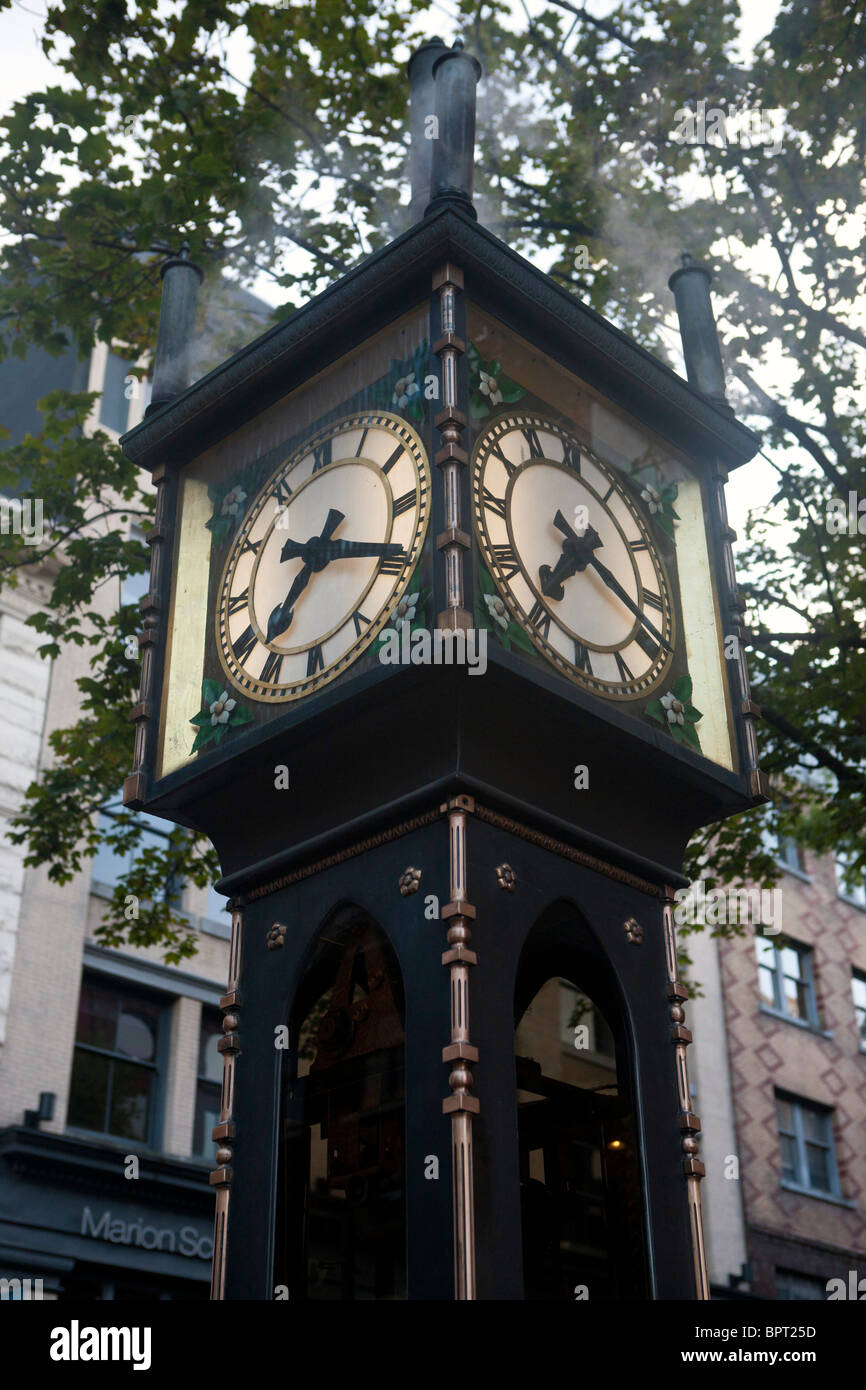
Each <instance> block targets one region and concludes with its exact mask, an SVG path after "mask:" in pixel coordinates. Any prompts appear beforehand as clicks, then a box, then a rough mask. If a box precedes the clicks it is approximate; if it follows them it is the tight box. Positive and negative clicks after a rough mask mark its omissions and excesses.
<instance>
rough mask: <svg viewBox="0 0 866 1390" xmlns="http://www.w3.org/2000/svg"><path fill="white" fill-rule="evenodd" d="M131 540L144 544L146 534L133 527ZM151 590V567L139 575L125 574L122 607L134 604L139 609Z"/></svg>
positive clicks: (121, 584)
mask: <svg viewBox="0 0 866 1390" xmlns="http://www.w3.org/2000/svg"><path fill="white" fill-rule="evenodd" d="M129 539H130V540H131V541H133V540H135V541H141V543H142V544H144V532H143V531H142V529H141V527H140V526H133V527H131V528H130V532H129ZM149 589H150V566H148V567H147V569H145V570H142V571H141V572H140V573H138V574H125V575H124V576H123V579H122V580H121V581H120V602H121V605H122V606H123V605H126V604H129V603H134V604H135V606H136V608H137V607H138V605H139V603H140V602H141V600H142V599H143V598H144V596H145V594H146V593H147V592H148V590H149Z"/></svg>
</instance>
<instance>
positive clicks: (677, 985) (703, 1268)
mask: <svg viewBox="0 0 866 1390" xmlns="http://www.w3.org/2000/svg"><path fill="white" fill-rule="evenodd" d="M665 893H666V899H665V904H664V907H663V909H662V911H663V919H664V934H665V964H666V967H667V977H668V984H667V992H668V999H669V1000H670V1016H671V1024H672V1027H671V1040H672V1042H673V1043H674V1047H675V1051H676V1072H677V1096H678V1098H679V1103H680V1109H679V1117H678V1119H679V1127H680V1131H681V1133H682V1151H683V1172H684V1173H685V1176H686V1200H687V1201H688V1204H689V1230H690V1233H691V1238H692V1258H693V1260H694V1271H695V1297H696V1298H698V1299H701V1300H703V1299H709V1297H710V1281H709V1276H708V1274H707V1250H706V1245H705V1243H704V1216H703V1209H702V1207H701V1178H702V1177H703V1176H704V1174H705V1173H706V1168H705V1167H704V1165H703V1163H702V1162H701V1160H700V1159H699V1158H698V1138H697V1136H698V1135H699V1134H700V1131H701V1122H700V1120H699V1119H698V1117H697V1115H696V1114H695V1113H694V1111H693V1110H692V1099H691V1093H690V1091H689V1068H688V1063H687V1061H686V1048H687V1047H688V1045H689V1043H690V1042H691V1041H692V1035H691V1033H690V1031H689V1029H688V1028H686V1027H685V1017H686V1014H685V1009H684V1008H683V1005H684V1003H685V1001H686V999H688V997H689V992H688V990H687V989H686V987H685V985H684V984H682V982H681V980H680V977H679V968H678V966H677V929H676V925H675V923H674V902H675V897H674V890H673V888H666V889H665Z"/></svg>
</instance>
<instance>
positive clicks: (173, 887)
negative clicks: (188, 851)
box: [90, 792, 186, 912]
mask: <svg viewBox="0 0 866 1390" xmlns="http://www.w3.org/2000/svg"><path fill="white" fill-rule="evenodd" d="M115 807H116V808H117V809H114V808H115ZM124 809H125V808H124V807H123V803H122V799H121V793H120V792H118V795H117V798H116V799H115V800H112V801H109V802H107V803H106V804H105V805H104V806H101V807H100V808H99V820H100V821H101V820H102V819H103V817H106V818H108V819H110V820H118V819H119V814H118V813H119V811H121V810H124ZM132 820H133V821H134V822H135V823H137V824H138V825H140V826H141V827H142V829H143V830H145V831H147V833H148V834H151V835H154V836H158V837H160V838H161V839H163V840H165V841H168V839H169V838H170V836H171V832H172V830H174V829H176V828H177V827H176V826H174V825H166V822H165V821H162V820H158V819H157V817H156V816H148V815H146V814H142V813H138V814H134V815H133V817H132ZM97 829H99V821H98V822H97ZM100 847H101V846H100ZM106 848H108V849H109V851H110V853H111V854H112V855H114V854H115V851H114V850H113V849H111V847H110V846H107V847H106ZM98 858H99V849H97V852H96V854H95V855H94V856H93V860H92V866H91V873H90V891H91V893H94V894H95V895H96V896H97V897H106V896H108V897H110V896H111V893H112V892H113V891H114V889H115V888H116V887H117V886H118V883H120V882H121V880H120V879H115V880H114V882H112V881H110V880H108V879H105V878H99V877H98V876H97V874H96V865H97V862H98ZM185 888H186V882H185V881H183V880H182V881H181V882H178V881H177V879H176V878H174V879H171V878H170V879H169V880H168V881H167V883H166V885H165V889H164V898H165V900H166V901H167V902H168V903H169V905H170V906H172V907H174V908H176V909H177V911H179V912H182V911H183V898H184V890H185ZM100 889H102V890H106V889H108V890H110V891H109V892H108V893H106V892H105V891H102V892H100V891H99V890H100Z"/></svg>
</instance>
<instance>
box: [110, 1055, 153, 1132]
mask: <svg viewBox="0 0 866 1390" xmlns="http://www.w3.org/2000/svg"><path fill="white" fill-rule="evenodd" d="M111 1065H112V1069H113V1070H112V1078H111V1112H110V1115H109V1121H108V1132H109V1133H110V1134H116V1135H117V1136H118V1137H119V1138H121V1139H137V1140H139V1141H140V1142H144V1141H146V1139H147V1129H148V1117H149V1113H150V1093H151V1087H152V1083H153V1073H152V1072H151V1071H147V1070H145V1068H144V1067H137V1066H134V1065H133V1063H131V1062H112V1064H111Z"/></svg>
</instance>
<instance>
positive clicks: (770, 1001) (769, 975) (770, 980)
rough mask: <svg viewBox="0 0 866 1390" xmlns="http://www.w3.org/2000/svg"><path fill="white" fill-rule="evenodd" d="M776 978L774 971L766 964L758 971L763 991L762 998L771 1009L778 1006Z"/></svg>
mask: <svg viewBox="0 0 866 1390" xmlns="http://www.w3.org/2000/svg"><path fill="white" fill-rule="evenodd" d="M774 980H775V975H774V973H773V971H772V970H768V969H767V968H766V966H764V965H762V966H761V968H760V970H759V971H758V984H759V987H760V991H761V999H762V1001H763V1003H765V1004H766V1005H767V1007H768V1008H770V1009H775V1007H776V990H775V985H774Z"/></svg>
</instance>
